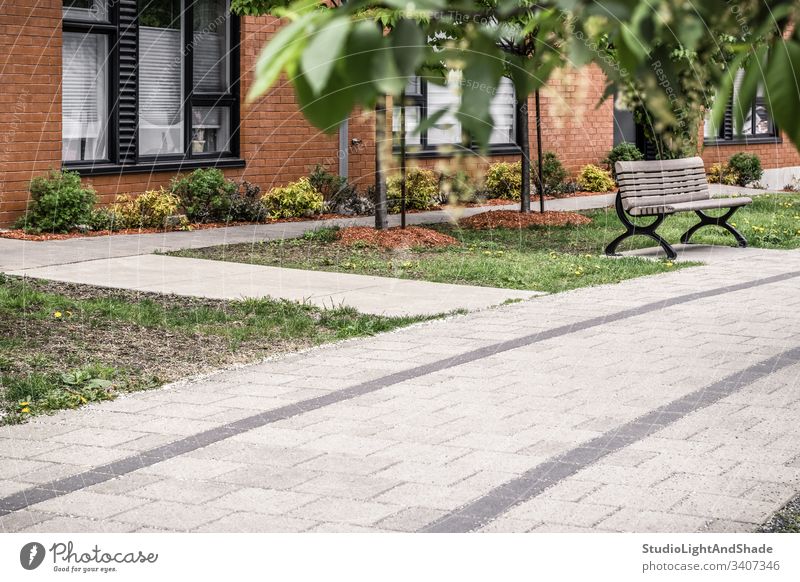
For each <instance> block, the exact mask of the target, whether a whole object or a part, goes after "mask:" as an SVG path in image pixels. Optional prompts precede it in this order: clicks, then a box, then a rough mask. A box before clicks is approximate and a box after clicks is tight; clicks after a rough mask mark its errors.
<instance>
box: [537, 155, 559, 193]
mask: <svg viewBox="0 0 800 582" xmlns="http://www.w3.org/2000/svg"><path fill="white" fill-rule="evenodd" d="M535 171H536V169H535V168H531V172H532V174H531V175H532V179H533V180H534V181H535V180H536V175H535V174H534V173H533V172H535ZM566 179H567V171H566V170H565V169H564V166H563V164H562V163H561V160H559V159H558V156H557V155H556V154H555V153H553V152H544V153H543V154H542V187H543V189H544V193H545V195H550V196H558V195H559V194H564V193H566V192H567V191H568V188H567V187H566V184H565V182H564V181H565V180H566Z"/></svg>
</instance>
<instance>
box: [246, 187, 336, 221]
mask: <svg viewBox="0 0 800 582" xmlns="http://www.w3.org/2000/svg"><path fill="white" fill-rule="evenodd" d="M261 202H262V203H263V204H264V208H265V209H266V211H267V213H268V214H269V216H270V217H271V218H296V217H300V216H311V215H312V214H316V213H318V212H320V211H321V210H322V204H323V199H322V194H320V193H319V192H317V191H316V190H315V189H314V187H313V186H312V185H311V182H310V181H309V180H308V178H300V179H299V180H297V181H296V182H292V183H290V184H287V185H286V186H282V187H279V188H273V189H272V190H270V191H269V192H267V193H266V194H264V196H263V197H262V198H261Z"/></svg>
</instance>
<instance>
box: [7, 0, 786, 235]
mask: <svg viewBox="0 0 800 582" xmlns="http://www.w3.org/2000/svg"><path fill="white" fill-rule="evenodd" d="M227 7H228V3H227V0H148V1H146V2H139V3H137V0H39V1H38V2H33V1H32V0H11V1H10V2H7V3H5V4H4V7H3V11H2V13H1V14H0V47H1V48H2V50H3V56H2V57H0V59H2V61H0V62H1V63H2V64H0V87H1V88H2V89H0V226H2V225H8V224H10V223H11V222H13V221H14V220H15V219H16V218H17V217H18V216H19V215H20V214H21V213H23V212H24V210H25V208H26V204H27V200H28V184H29V182H30V180H31V178H33V177H34V176H36V175H39V174H42V173H44V172H46V171H47V170H48V169H50V168H56V169H58V168H70V169H75V170H77V171H79V172H80V174H81V175H82V177H83V179H84V180H85V181H86V182H88V183H91V184H92V185H93V186H94V187H95V189H96V190H97V192H98V193H99V194H100V196H101V200H102V201H103V202H108V201H110V200H112V199H113V197H114V196H115V195H116V194H117V193H138V192H142V191H144V190H146V189H149V188H155V187H158V186H162V185H166V184H167V183H168V182H169V180H170V179H171V178H172V177H174V176H175V175H176V174H177V173H179V172H181V171H188V170H191V169H193V168H197V167H207V166H216V167H220V168H222V169H223V170H224V171H225V173H226V174H228V175H229V176H230V177H232V178H245V179H247V180H249V181H251V182H253V183H256V184H259V185H260V186H261V187H262V188H263V189H268V188H270V187H272V186H274V185H279V184H284V183H286V182H288V181H291V180H294V179H297V178H298V177H300V176H303V175H306V174H308V172H309V170H310V169H311V168H313V166H314V165H316V164H318V163H322V164H323V165H325V166H327V167H328V169H329V170H331V171H340V172H342V173H345V172H346V174H347V175H348V177H349V178H350V180H351V181H353V182H355V183H356V184H358V185H360V186H361V187H362V188H363V187H366V185H368V184H371V183H372V182H373V177H372V173H373V170H374V147H375V143H374V135H375V131H374V119H373V117H372V115H371V113H369V112H367V113H356V114H354V115H353V117H352V118H351V119H350V120H349V122H348V124H347V128H346V131H344V130H341V131H338V132H336V131H334V132H333V133H330V134H326V133H323V132H321V131H319V130H318V129H316V128H314V127H312V126H310V125H309V124H308V123H307V122H305V120H304V119H303V118H302V115H301V113H300V112H299V111H298V108H297V106H296V104H295V101H294V97H293V93H292V89H291V87H290V86H288V85H286V84H281V85H280V86H278V87H275V88H273V90H272V91H270V93H269V94H268V95H266V96H264V97H263V98H261V99H260V100H259V101H258V102H257V103H254V104H247V103H244V101H243V100H242V96H244V95H246V93H247V91H248V88H249V86H250V84H251V83H252V80H253V69H254V66H255V62H256V59H257V58H258V55H259V53H260V50H261V48H262V47H263V46H264V44H265V43H266V42H267V41H268V40H269V39H270V37H271V36H272V35H273V34H274V33H275V31H276V30H277V28H278V26H279V23H278V21H276V20H275V19H273V18H270V17H242V18H237V17H234V16H231V15H230V14H229V13H228V9H227ZM603 81H604V79H603V75H602V73H601V72H600V71H599V70H598V69H594V68H587V69H584V70H581V71H577V72H571V73H565V74H563V75H561V76H560V77H558V78H556V79H553V80H552V82H551V83H549V85H548V88H547V89H546V90H545V91H544V92H543V95H542V108H543V124H542V138H543V143H544V146H543V147H544V149H545V150H552V151H555V152H556V153H557V154H558V156H559V157H560V159H561V160H562V162H563V163H564V165H565V166H566V168H567V169H568V170H569V171H571V172H576V171H577V170H578V169H579V168H580V167H581V166H583V165H584V164H587V163H597V162H598V161H599V160H601V159H602V158H603V157H604V156H605V155H606V153H607V152H608V150H609V149H610V148H611V147H612V145H613V144H614V143H615V141H619V140H622V139H627V140H629V141H630V140H632V139H634V136H633V133H632V132H633V129H632V127H631V126H630V120H629V119H627V118H626V117H625V114H624V113H622V112H615V111H614V107H613V103H611V101H606V102H605V103H604V104H603V105H601V106H600V107H596V104H597V103H598V101H599V98H600V96H601V95H602V92H603ZM501 89H502V88H501ZM437 91H438V93H437ZM511 91H512V93H511V97H512V98H511V101H510V100H509V93H508V91H506V92H505V93H503V91H502V90H501V91H498V102H497V106H496V113H497V115H496V132H495V134H496V135H495V134H493V142H494V143H493V146H492V149H491V152H490V154H489V155H487V156H472V158H471V159H472V160H474V161H475V162H477V164H478V165H485V164H488V163H491V162H493V161H498V160H514V159H517V155H516V152H517V148H516V146H515V145H514V141H515V139H514V136H515V134H514V132H515V129H514V128H515V120H514V117H513V111H512V110H511V109H510V103H511V102H512V101H513V89H511ZM416 99H418V107H417V110H416V112H415V111H414V108H413V107H410V108H409V110H408V111H409V117H410V118H413V116H414V115H415V114H419V115H422V114H424V111H425V110H427V109H429V108H431V107H434V106H436V104H437V103H438V102H439V101H437V99H438V100H440V101H441V100H442V99H444V100H445V101H446V100H447V99H448V96H447V95H446V94H443V93H442V92H441V91H440V90H439V88H436V89H433V90H426V89H425V88H424V84H422V85H420V88H419V91H418V93H417V97H416ZM528 109H529V115H530V116H531V117H532V116H533V108H532V107H530V108H528ZM754 113H755V115H754V122H753V129H754V135H753V136H751V137H750V138H749V139H748V140H746V141H747V143H744V141H743V140H741V139H739V140H735V139H733V138H732V137H731V136H727V137H726V136H725V135H718V136H717V137H716V139H715V141H714V145H713V146H710V147H706V148H705V149H704V152H703V155H704V157H705V159H706V160H707V162H708V163H709V164H711V163H713V162H716V161H724V160H725V159H727V158H728V157H730V155H731V154H732V153H734V152H735V151H740V150H742V149H747V150H750V151H754V152H756V153H758V154H759V155H760V156H761V158H762V162H763V164H764V166H765V167H767V168H777V167H785V166H798V165H800V157H798V154H797V152H796V150H795V149H794V147H793V146H792V145H791V144H790V143H789V142H788V141H786V140H781V138H780V135H779V134H777V135H776V134H775V131H774V128H772V127H771V125H770V124H767V126H766V130H767V131H766V132H765V133H762V134H758V132H759V130H762V129H764V127H763V124H759V123H757V121H758V119H759V114H760V111H754ZM411 122H412V123H413V119H411ZM530 128H531V143H532V144H535V136H534V135H533V132H534V129H535V124H534V123H533V122H532V120H531V123H530ZM451 130H452V126H450V127H449V129H448V127H445V126H442V127H440V128H432V130H430V131H429V132H428V133H429V135H427V136H425V137H424V138H422V139H421V140H420V143H418V144H413V145H412V149H413V148H416V149H418V150H419V151H418V152H417V153H416V154H414V156H413V157H415V158H416V159H415V162H414V163H417V164H420V165H426V166H432V165H437V164H441V163H442V162H443V161H446V159H447V158H446V157H443V156H441V155H436V153H435V152H434V149H433V146H435V145H441V144H443V143H446V142H447V140H448V135H453V131H451ZM770 132H772V133H770ZM455 135H457V132H455ZM344 152H346V154H345V153H344Z"/></svg>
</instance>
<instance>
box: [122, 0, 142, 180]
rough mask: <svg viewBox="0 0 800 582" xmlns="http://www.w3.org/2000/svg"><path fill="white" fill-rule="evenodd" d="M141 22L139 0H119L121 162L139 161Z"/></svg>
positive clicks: (132, 162) (131, 162)
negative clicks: (138, 100)
mask: <svg viewBox="0 0 800 582" xmlns="http://www.w3.org/2000/svg"><path fill="white" fill-rule="evenodd" d="M138 28H139V25H138V18H137V2H136V0H119V94H118V97H119V101H118V109H119V122H118V123H119V125H118V130H117V136H118V139H119V163H120V164H135V163H136V160H137V155H138V148H137V140H136V133H137V132H136V121H137V117H138V114H137V106H136V103H137V97H138V91H139V80H138V50H137V46H138V42H139V30H138Z"/></svg>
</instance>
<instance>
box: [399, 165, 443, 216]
mask: <svg viewBox="0 0 800 582" xmlns="http://www.w3.org/2000/svg"><path fill="white" fill-rule="evenodd" d="M400 182H401V178H400V174H397V175H394V176H391V177H390V178H389V180H388V181H387V192H386V197H387V198H388V206H389V212H398V211H399V210H400ZM438 200H439V178H438V177H437V176H436V174H435V173H434V172H433V171H432V170H425V169H423V168H411V169H409V170H408V172H407V173H406V209H407V210H427V209H429V208H432V207H433V206H435V205H436V203H437V202H438Z"/></svg>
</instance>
